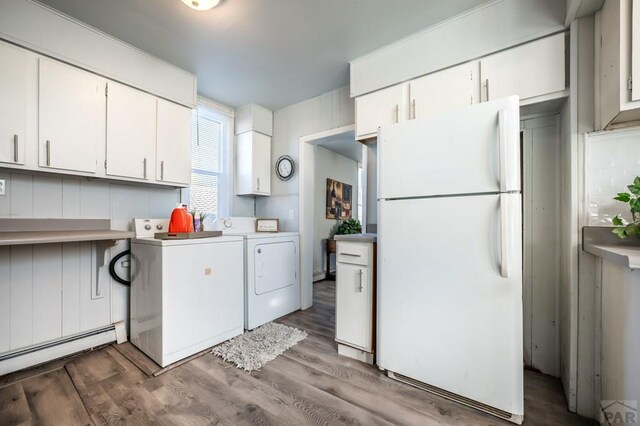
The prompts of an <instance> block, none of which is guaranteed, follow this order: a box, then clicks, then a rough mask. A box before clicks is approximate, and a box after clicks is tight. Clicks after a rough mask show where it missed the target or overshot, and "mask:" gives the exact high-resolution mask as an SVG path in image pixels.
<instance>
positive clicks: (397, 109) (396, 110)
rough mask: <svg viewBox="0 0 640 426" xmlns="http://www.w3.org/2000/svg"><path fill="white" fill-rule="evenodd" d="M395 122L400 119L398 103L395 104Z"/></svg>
mask: <svg viewBox="0 0 640 426" xmlns="http://www.w3.org/2000/svg"><path fill="white" fill-rule="evenodd" d="M395 112H396V123H398V122H399V121H400V107H399V106H398V104H396V109H395Z"/></svg>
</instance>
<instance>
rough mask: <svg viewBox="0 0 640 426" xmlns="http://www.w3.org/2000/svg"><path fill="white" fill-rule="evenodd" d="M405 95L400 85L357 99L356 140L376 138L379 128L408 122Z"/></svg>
mask: <svg viewBox="0 0 640 426" xmlns="http://www.w3.org/2000/svg"><path fill="white" fill-rule="evenodd" d="M405 93H406V85H405V84H399V85H397V86H393V87H389V88H387V89H382V90H378V91H377V92H373V93H369V94H368V95H364V96H360V97H358V98H356V138H357V139H366V138H369V137H376V134H377V132H378V127H380V126H386V125H388V124H393V123H398V122H400V121H404V120H406V119H407V118H408V116H407V106H406V103H407V102H406V95H405Z"/></svg>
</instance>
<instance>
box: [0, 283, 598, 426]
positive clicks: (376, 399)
mask: <svg viewBox="0 0 640 426" xmlns="http://www.w3.org/2000/svg"><path fill="white" fill-rule="evenodd" d="M334 286H335V284H334V282H332V281H323V282H320V283H317V284H315V286H314V289H315V291H314V306H313V308H311V309H308V310H306V311H301V312H295V313H293V314H291V315H288V316H286V317H284V318H282V319H280V320H279V321H280V322H282V323H284V324H288V325H292V326H295V327H298V328H301V329H304V330H306V331H307V332H308V333H309V337H308V338H307V339H306V340H304V341H303V342H301V343H299V344H298V345H296V346H294V347H293V348H292V349H290V350H288V351H287V352H285V353H284V354H283V355H281V356H280V357H278V358H277V359H275V360H273V361H271V362H270V363H268V364H267V365H266V366H265V367H263V368H262V370H261V371H254V372H252V373H245V372H244V371H241V370H238V369H236V368H235V367H234V366H233V365H231V364H228V363H225V362H224V361H222V360H221V359H220V358H216V357H215V356H213V355H211V354H205V355H202V356H200V357H197V358H195V359H192V360H190V361H188V362H186V363H184V364H182V365H180V366H177V367H175V368H173V369H171V370H169V371H167V372H166V373H164V374H161V375H159V376H157V377H154V376H153V375H152V374H150V369H148V368H144V367H142V368H139V367H136V364H133V363H132V362H131V361H129V359H128V358H127V357H125V356H124V355H123V353H124V354H127V353H130V352H131V347H130V348H128V349H127V350H125V351H123V350H116V349H115V347H113V346H109V347H105V348H101V349H99V350H96V351H93V352H88V353H84V354H82V355H79V356H76V357H73V358H70V359H66V360H61V361H56V362H53V363H50V364H47V365H44V366H41V367H38V368H35V369H32V370H29V371H24V372H19V373H14V374H11V375H8V376H5V377H0V424H2V425H13V424H42V425H76V424H78V425H84V424H96V425H98V424H131V425H146V424H163V425H173V424H176V425H208V424H228V425H238V424H257V425H304V424H324V425H340V424H349V425H356V424H362V425H398V424H403V425H440V424H462V425H507V424H509V423H506V422H504V421H502V420H499V419H496V418H494V417H491V416H489V415H485V414H483V413H480V412H478V411H475V410H472V409H470V408H467V407H464V406H461V405H458V404H456V403H453V402H450V401H447V400H445V399H442V398H439V397H437V396H434V395H431V394H429V393H427V392H424V391H421V390H418V389H415V388H413V387H411V386H408V385H404V384H402V383H399V382H396V381H394V380H391V379H389V378H388V377H386V376H385V375H384V374H383V373H382V372H380V371H379V370H378V369H377V368H375V367H372V366H368V365H365V364H363V363H360V362H358V361H355V360H351V359H349V358H345V357H341V356H339V355H338V354H337V352H336V345H335V343H334V341H333V336H334V324H335V310H334V298H335V287H334ZM134 350H135V348H134ZM136 356H138V357H142V362H143V363H144V362H145V361H144V359H143V358H144V355H143V354H141V353H138V354H137V355H136ZM132 359H133V358H132ZM136 363H137V364H138V365H141V364H140V362H136ZM525 424H526V425H582V424H595V422H593V421H590V420H587V419H584V418H581V417H578V416H576V415H574V414H571V413H569V412H568V411H567V409H566V403H565V399H564V396H563V393H562V389H561V387H560V383H559V382H558V380H556V379H554V378H551V377H548V376H543V375H540V374H536V373H532V372H526V373H525Z"/></svg>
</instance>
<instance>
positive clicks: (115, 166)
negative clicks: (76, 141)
mask: <svg viewBox="0 0 640 426" xmlns="http://www.w3.org/2000/svg"><path fill="white" fill-rule="evenodd" d="M155 148H156V98H155V97H153V96H151V95H149V94H147V93H144V92H141V91H139V90H136V89H132V88H130V87H127V86H124V85H122V84H118V83H114V82H109V87H108V95H107V174H108V175H111V176H121V177H127V178H136V179H143V180H153V179H154V178H155V167H154V164H155Z"/></svg>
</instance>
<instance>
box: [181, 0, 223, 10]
mask: <svg viewBox="0 0 640 426" xmlns="http://www.w3.org/2000/svg"><path fill="white" fill-rule="evenodd" d="M182 3H184V4H186V5H187V6H189V7H190V8H192V9H195V10H209V9H212V8H214V7H216V6H217V5H218V4H219V3H220V0H182Z"/></svg>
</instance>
